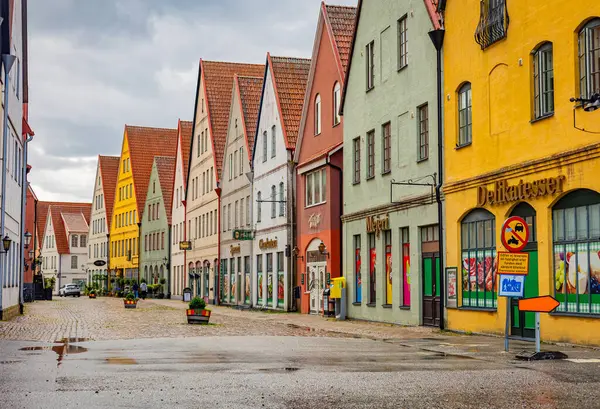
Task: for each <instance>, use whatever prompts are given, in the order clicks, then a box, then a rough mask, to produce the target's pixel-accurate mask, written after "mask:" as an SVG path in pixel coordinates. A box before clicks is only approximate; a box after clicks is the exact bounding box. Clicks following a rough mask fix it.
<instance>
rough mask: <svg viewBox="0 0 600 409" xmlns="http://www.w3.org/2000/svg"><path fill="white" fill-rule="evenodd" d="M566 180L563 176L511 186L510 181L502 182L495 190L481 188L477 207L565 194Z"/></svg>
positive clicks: (478, 189)
mask: <svg viewBox="0 0 600 409" xmlns="http://www.w3.org/2000/svg"><path fill="white" fill-rule="evenodd" d="M566 180H567V178H566V177H565V176H563V175H561V176H557V177H555V178H544V179H539V180H534V181H533V182H523V180H522V179H521V180H519V183H518V184H516V185H509V184H508V181H506V180H500V181H498V182H495V183H494V188H493V190H488V188H487V186H479V187H478V188H477V206H479V207H483V206H485V205H486V204H489V205H495V204H503V203H510V202H517V201H519V200H527V199H533V198H536V197H543V196H548V195H554V194H559V193H562V192H563V189H564V183H565V181H566Z"/></svg>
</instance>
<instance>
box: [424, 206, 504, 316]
mask: <svg viewBox="0 0 600 409" xmlns="http://www.w3.org/2000/svg"><path fill="white" fill-rule="evenodd" d="M494 224H495V218H494V215H493V214H491V213H490V212H488V211H487V210H484V209H476V210H473V211H471V212H470V213H469V214H468V215H467V216H466V217H465V218H464V219H463V220H462V222H461V249H462V257H461V258H462V269H461V282H462V286H463V291H462V305H463V307H472V308H496V301H497V295H496V285H495V281H496V272H497V266H496V265H495V264H496V262H495V260H496V234H495V226H494ZM424 230H425V229H423V230H422V232H421V233H422V234H423V231H424ZM435 230H436V231H437V230H438V229H437V227H436V228H435ZM428 234H429V233H428ZM434 234H435V233H434Z"/></svg>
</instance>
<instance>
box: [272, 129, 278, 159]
mask: <svg viewBox="0 0 600 409" xmlns="http://www.w3.org/2000/svg"><path fill="white" fill-rule="evenodd" d="M275 155H277V132H276V131H275V125H273V126H272V127H271V157H272V158H274V157H275Z"/></svg>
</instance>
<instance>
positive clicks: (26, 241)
mask: <svg viewBox="0 0 600 409" xmlns="http://www.w3.org/2000/svg"><path fill="white" fill-rule="evenodd" d="M23 237H24V240H25V241H24V242H23V244H24V245H25V248H26V249H28V248H29V243H31V233H29V231H26V232H25V234H24V235H23Z"/></svg>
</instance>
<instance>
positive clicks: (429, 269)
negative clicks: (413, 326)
mask: <svg viewBox="0 0 600 409" xmlns="http://www.w3.org/2000/svg"><path fill="white" fill-rule="evenodd" d="M422 269H423V325H426V326H437V325H439V324H440V314H439V311H440V290H441V289H440V256H439V254H438V253H425V254H423V261H422Z"/></svg>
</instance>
